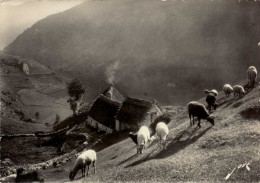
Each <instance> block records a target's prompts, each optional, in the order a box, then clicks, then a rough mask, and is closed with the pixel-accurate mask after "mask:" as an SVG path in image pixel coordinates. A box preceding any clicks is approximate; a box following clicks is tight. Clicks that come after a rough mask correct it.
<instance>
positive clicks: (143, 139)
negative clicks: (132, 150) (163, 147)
mask: <svg viewBox="0 0 260 183" xmlns="http://www.w3.org/2000/svg"><path fill="white" fill-rule="evenodd" d="M149 140H150V131H149V129H148V127H147V126H142V127H141V128H140V129H139V131H138V132H137V154H139V152H140V154H143V149H145V145H146V143H147V142H148V141H149Z"/></svg>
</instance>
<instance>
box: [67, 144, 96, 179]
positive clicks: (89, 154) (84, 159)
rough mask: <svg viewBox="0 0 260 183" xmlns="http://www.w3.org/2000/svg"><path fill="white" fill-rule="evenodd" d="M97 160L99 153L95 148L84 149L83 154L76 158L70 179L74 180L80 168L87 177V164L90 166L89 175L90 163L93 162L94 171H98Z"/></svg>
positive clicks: (83, 175)
mask: <svg viewBox="0 0 260 183" xmlns="http://www.w3.org/2000/svg"><path fill="white" fill-rule="evenodd" d="M96 161H97V154H96V152H95V151H94V150H91V149H90V150H87V151H84V152H83V153H82V154H81V155H79V156H78V158H77V159H76V163H75V165H74V168H73V169H72V171H71V172H70V174H69V178H70V180H73V179H74V177H75V175H76V174H77V172H78V170H80V169H81V171H82V177H85V176H86V175H85V174H86V166H88V170H87V175H88V172H89V165H90V164H91V163H93V167H94V173H96V166H95V164H96Z"/></svg>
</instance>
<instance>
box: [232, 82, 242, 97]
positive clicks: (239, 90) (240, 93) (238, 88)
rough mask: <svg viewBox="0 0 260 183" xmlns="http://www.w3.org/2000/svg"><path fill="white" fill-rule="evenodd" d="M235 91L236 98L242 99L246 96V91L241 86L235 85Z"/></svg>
mask: <svg viewBox="0 0 260 183" xmlns="http://www.w3.org/2000/svg"><path fill="white" fill-rule="evenodd" d="M233 90H234V98H235V97H236V96H237V95H238V96H239V97H241V96H242V95H245V90H244V88H243V86H240V85H235V86H233Z"/></svg>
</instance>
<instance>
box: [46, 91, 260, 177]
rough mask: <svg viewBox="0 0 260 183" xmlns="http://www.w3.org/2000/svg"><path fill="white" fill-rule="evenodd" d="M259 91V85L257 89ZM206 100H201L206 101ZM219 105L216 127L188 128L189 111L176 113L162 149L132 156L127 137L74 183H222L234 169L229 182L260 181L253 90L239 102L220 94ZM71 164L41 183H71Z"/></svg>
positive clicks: (50, 172)
mask: <svg viewBox="0 0 260 183" xmlns="http://www.w3.org/2000/svg"><path fill="white" fill-rule="evenodd" d="M258 87H259V86H258ZM204 101H205V98H203V99H201V102H203V103H204ZM218 102H219V104H220V106H219V107H218V108H217V110H216V111H215V112H214V113H213V115H214V116H215V117H216V118H215V126H211V124H209V123H206V122H205V120H203V121H202V124H201V125H202V127H201V128H200V129H198V128H197V127H196V125H195V126H192V127H190V126H189V125H190V124H189V118H188V114H187V111H186V110H184V111H183V112H181V113H179V115H177V116H175V118H173V119H172V121H171V122H170V123H169V125H168V126H169V128H170V133H169V136H168V139H167V143H166V144H167V145H166V149H160V148H159V147H158V140H154V141H153V142H152V143H151V145H150V146H149V147H148V148H147V149H145V151H144V154H142V155H139V156H136V146H135V144H134V143H133V142H132V140H131V139H130V138H128V139H126V140H123V141H121V142H119V143H116V144H114V145H112V146H110V147H108V148H105V149H103V150H101V151H99V152H98V154H97V156H98V161H97V173H96V174H95V175H94V174H93V169H92V167H90V175H89V176H88V177H87V178H80V175H81V174H80V173H79V172H78V174H77V176H76V178H75V179H76V180H74V181H73V182H85V181H91V182H93V181H94V182H113V181H138V182H140V181H152V182H163V181H165V182H173V181H175V182H178V181H184V182H188V181H196V182H201V181H205V182H218V181H220V182H223V181H225V177H226V176H227V175H228V173H231V172H232V170H233V169H234V168H235V167H239V165H241V164H244V163H249V164H248V167H249V169H248V170H247V167H246V166H243V167H242V166H240V168H236V169H235V171H234V172H233V174H232V175H231V176H230V178H229V180H230V181H236V182H258V181H259V180H260V174H259V168H260V151H259V149H260V138H259V137H260V125H259V121H260V117H259V116H260V112H259V111H260V105H259V91H258V89H257V88H255V89H253V90H252V91H250V92H248V93H247V94H246V95H245V96H244V97H242V98H240V99H233V97H231V98H230V99H228V100H226V99H225V98H224V94H223V93H222V92H221V93H220V94H219V96H218ZM73 164H74V162H69V163H67V164H65V165H64V166H61V167H58V168H50V169H46V170H43V171H41V173H42V175H43V177H44V178H45V181H51V182H55V181H57V182H60V181H63V182H64V181H69V179H68V175H69V171H70V169H72V167H73Z"/></svg>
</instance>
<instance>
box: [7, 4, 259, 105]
mask: <svg viewBox="0 0 260 183" xmlns="http://www.w3.org/2000/svg"><path fill="white" fill-rule="evenodd" d="M259 9H260V3H259V2H241V3H239V2H237V1H213V2H211V1H203V2H201V1H192V2H191V1H188V2H186V1H184V2H182V1H166V2H163V1H155V0H149V1H148V0H141V1H136V0H120V1H119V0H108V1H87V2H85V3H83V4H81V5H79V6H77V7H74V8H72V9H70V10H67V11H64V12H62V13H58V14H55V15H52V16H48V17H47V18H45V19H43V20H41V21H39V22H37V23H36V24H34V25H33V26H32V27H31V28H29V29H27V30H26V31H25V32H24V33H23V34H21V35H20V36H18V37H17V39H16V40H15V41H14V42H13V43H11V44H10V45H9V46H8V47H6V48H5V52H7V53H10V54H14V55H19V56H22V57H25V58H33V59H34V60H37V61H39V62H40V63H42V64H44V65H47V66H49V67H51V68H53V69H56V70H60V71H66V72H69V73H70V74H72V77H80V78H81V79H82V80H83V81H84V82H85V84H86V86H87V88H88V96H87V98H86V100H90V99H93V98H94V97H95V94H96V93H99V92H100V91H102V90H103V89H104V88H105V87H104V85H106V84H108V83H114V84H116V85H118V86H120V87H121V88H122V90H123V91H122V92H124V93H127V94H128V95H129V96H133V97H139V98H143V97H144V98H147V99H153V98H156V99H157V100H158V101H159V102H162V103H164V104H170V103H174V104H176V105H179V104H186V103H187V102H188V101H189V100H191V99H197V98H200V97H202V96H203V92H202V90H201V88H210V89H211V88H216V89H218V90H220V89H221V88H222V86H223V84H225V83H230V84H235V83H234V82H235V81H237V80H241V79H242V78H244V77H245V74H240V73H241V72H242V73H245V71H246V69H247V68H248V67H249V66H250V65H255V66H256V67H257V68H259V67H260V63H259V59H260V51H259V47H258V46H257V43H258V42H259V40H260V36H259V35H260V34H259V32H260V25H259V23H258V22H260V11H259ZM213 81H214V82H213ZM190 91H192V92H190ZM184 94H185V95H184Z"/></svg>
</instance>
